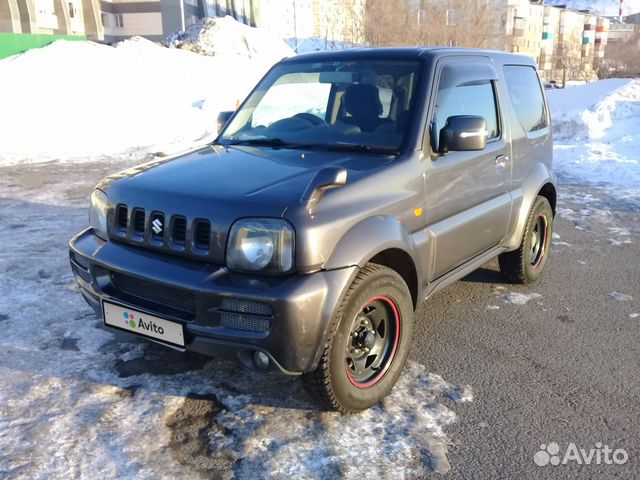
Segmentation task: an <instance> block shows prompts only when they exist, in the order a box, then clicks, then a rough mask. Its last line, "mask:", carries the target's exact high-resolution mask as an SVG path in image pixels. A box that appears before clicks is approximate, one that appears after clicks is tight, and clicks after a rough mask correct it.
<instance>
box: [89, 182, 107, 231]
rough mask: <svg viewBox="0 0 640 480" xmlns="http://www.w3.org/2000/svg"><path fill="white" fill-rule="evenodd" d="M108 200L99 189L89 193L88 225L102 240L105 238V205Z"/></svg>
mask: <svg viewBox="0 0 640 480" xmlns="http://www.w3.org/2000/svg"><path fill="white" fill-rule="evenodd" d="M108 204H109V200H107V196H106V195H105V194H104V192H102V191H101V190H94V191H93V193H92V194H91V205H90V206H89V225H91V228H93V232H94V233H95V234H96V235H97V236H98V237H100V238H102V239H103V240H107V206H108Z"/></svg>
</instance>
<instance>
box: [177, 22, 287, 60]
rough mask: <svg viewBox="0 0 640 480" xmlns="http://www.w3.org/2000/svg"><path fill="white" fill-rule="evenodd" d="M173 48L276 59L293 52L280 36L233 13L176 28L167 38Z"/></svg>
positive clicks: (208, 53) (207, 53)
mask: <svg viewBox="0 0 640 480" xmlns="http://www.w3.org/2000/svg"><path fill="white" fill-rule="evenodd" d="M165 43H166V44H167V45H169V46H170V47H173V48H182V49H185V50H191V51H193V52H197V53H201V54H203V55H223V56H229V55H239V56H241V57H247V58H253V59H265V58H268V59H270V60H271V63H275V62H277V61H279V60H281V59H282V58H284V57H290V56H292V55H294V52H293V50H291V49H290V48H289V47H288V46H287V44H286V43H285V42H284V41H282V40H281V39H279V38H278V37H277V36H275V35H273V34H272V33H270V32H268V31H267V30H263V29H260V28H252V27H249V26H247V25H245V24H243V23H240V22H237V21H236V20H234V19H233V18H232V17H230V16H226V17H222V18H203V19H202V20H199V21H198V22H196V23H194V24H192V25H190V26H189V27H187V29H186V30H185V31H184V32H176V33H174V34H173V35H170V36H169V37H167V39H166V40H165Z"/></svg>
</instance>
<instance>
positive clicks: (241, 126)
mask: <svg viewBox="0 0 640 480" xmlns="http://www.w3.org/2000/svg"><path fill="white" fill-rule="evenodd" d="M420 71H421V65H420V63H419V62H418V61H395V60H354V61H326V62H311V61H310V62H307V63H303V62H295V63H284V64H282V65H278V66H276V67H275V68H274V69H273V70H272V71H271V72H270V73H269V74H268V75H267V76H266V77H265V78H264V79H263V81H262V82H261V83H260V84H259V85H258V86H257V87H256V90H255V91H254V92H253V93H252V94H251V96H250V97H249V98H248V99H247V101H246V102H245V103H244V105H243V106H242V108H241V109H240V110H239V111H238V112H237V113H236V115H235V116H234V118H233V120H232V121H231V122H230V123H229V125H228V126H227V127H226V128H225V130H224V131H223V132H222V135H221V136H220V138H219V142H220V143H221V144H224V145H230V144H242V143H253V144H258V143H260V142H264V143H268V142H271V143H274V144H275V142H277V143H280V144H281V145H282V146H293V147H300V148H303V147H305V146H307V147H308V146H311V145H313V146H314V147H318V148H321V147H323V146H327V147H336V146H344V145H350V146H354V147H358V148H362V149H371V150H373V149H375V148H380V149H386V150H399V149H400V147H401V146H402V144H403V141H404V139H405V134H406V131H407V129H408V123H409V118H410V116H411V112H412V111H413V108H414V104H415V102H416V98H417V93H418V88H419V85H420V80H419V75H420Z"/></svg>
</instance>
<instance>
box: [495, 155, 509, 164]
mask: <svg viewBox="0 0 640 480" xmlns="http://www.w3.org/2000/svg"><path fill="white" fill-rule="evenodd" d="M508 161H509V157H507V156H506V155H498V156H497V157H496V166H497V167H504V166H505V165H506V164H507V162H508Z"/></svg>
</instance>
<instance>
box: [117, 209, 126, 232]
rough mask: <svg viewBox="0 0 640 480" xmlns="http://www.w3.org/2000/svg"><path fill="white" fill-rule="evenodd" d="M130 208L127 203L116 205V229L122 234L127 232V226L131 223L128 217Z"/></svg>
mask: <svg viewBox="0 0 640 480" xmlns="http://www.w3.org/2000/svg"><path fill="white" fill-rule="evenodd" d="M128 214H129V210H128V209H127V206H126V205H118V206H117V207H116V231H117V232H119V233H121V234H126V232H127V226H128V225H129V218H128Z"/></svg>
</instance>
